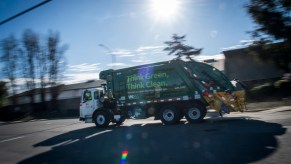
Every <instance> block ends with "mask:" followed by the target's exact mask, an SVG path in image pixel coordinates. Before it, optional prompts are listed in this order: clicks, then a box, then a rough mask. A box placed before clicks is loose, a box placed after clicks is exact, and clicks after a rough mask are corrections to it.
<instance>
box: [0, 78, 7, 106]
mask: <svg viewBox="0 0 291 164" xmlns="http://www.w3.org/2000/svg"><path fill="white" fill-rule="evenodd" d="M7 95H8V92H7V87H6V82H4V81H0V107H2V106H3V105H4V102H5V99H6V97H7Z"/></svg>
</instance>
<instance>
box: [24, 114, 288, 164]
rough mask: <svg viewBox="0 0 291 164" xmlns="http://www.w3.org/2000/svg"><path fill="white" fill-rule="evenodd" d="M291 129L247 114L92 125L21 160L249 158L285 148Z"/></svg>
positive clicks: (216, 160) (196, 160)
mask: <svg viewBox="0 0 291 164" xmlns="http://www.w3.org/2000/svg"><path fill="white" fill-rule="evenodd" d="M285 132H286V129H285V128H283V127H282V125H280V124H277V123H269V122H264V121H260V120H253V119H248V118H244V117H236V118H227V119H217V120H212V119H207V120H206V121H204V122H203V123H200V124H177V125H171V126H164V125H162V124H161V123H150V124H146V125H143V124H134V125H132V126H120V127H113V126H112V127H109V128H107V129H97V128H95V127H88V128H84V129H79V130H75V131H71V132H68V133H64V134H61V135H59V136H56V137H53V138H50V139H48V140H45V141H42V142H40V143H37V144H36V145H33V146H34V147H52V148H51V150H50V151H47V152H44V153H42V154H38V155H36V156H34V157H31V158H28V159H26V160H24V161H21V162H20V163H97V164H98V163H120V161H121V156H122V152H123V151H124V150H127V151H128V156H127V158H126V163H128V164H129V163H130V164H135V163H223V164H225V163H250V162H255V161H258V160H260V159H263V158H266V157H268V156H270V155H271V154H272V153H274V152H275V151H276V150H277V149H279V148H280V144H279V143H278V141H277V139H276V136H277V135H283V134H284V133H285Z"/></svg>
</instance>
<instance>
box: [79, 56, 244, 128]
mask: <svg viewBox="0 0 291 164" xmlns="http://www.w3.org/2000/svg"><path fill="white" fill-rule="evenodd" d="M99 78H100V79H102V80H104V84H102V87H99V88H92V89H86V90H84V91H83V93H82V96H81V104H80V120H82V121H85V122H86V123H87V122H91V123H95V124H96V126H97V127H107V126H108V125H109V123H111V122H112V123H116V124H121V123H122V122H123V121H125V120H126V119H128V118H133V117H134V118H140V119H142V118H148V117H154V118H155V119H159V120H161V121H162V123H163V124H165V125H169V124H175V123H177V122H179V121H180V120H181V119H182V118H183V117H185V118H186V120H187V121H188V122H190V123H198V122H200V121H202V120H203V118H204V117H205V116H206V113H207V108H211V109H215V110H216V111H217V112H219V113H220V114H224V113H230V112H233V111H240V112H243V111H244V110H245V109H246V106H245V92H244V90H243V89H242V88H239V89H237V88H236V87H235V86H234V85H233V84H232V83H231V81H230V80H229V79H228V78H227V77H226V76H225V75H224V74H223V73H222V72H221V71H219V70H217V69H216V68H214V67H212V66H211V65H209V64H207V63H203V62H197V61H193V60H191V61H183V60H180V59H174V60H170V61H164V62H158V63H152V64H145V65H140V66H134V67H130V68H124V69H118V70H113V69H109V70H105V71H101V72H100V74H99Z"/></svg>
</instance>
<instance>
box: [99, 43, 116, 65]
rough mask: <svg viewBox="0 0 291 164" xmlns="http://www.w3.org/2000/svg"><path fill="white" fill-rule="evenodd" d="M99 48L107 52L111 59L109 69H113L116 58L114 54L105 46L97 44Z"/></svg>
mask: <svg viewBox="0 0 291 164" xmlns="http://www.w3.org/2000/svg"><path fill="white" fill-rule="evenodd" d="M99 46H100V47H102V48H104V49H105V50H106V51H108V53H109V54H110V55H111V57H112V61H111V64H112V65H111V68H112V69H113V68H114V63H115V62H116V56H115V54H114V53H112V50H111V49H110V48H108V47H107V46H106V45H104V44H99Z"/></svg>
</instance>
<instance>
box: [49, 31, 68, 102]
mask: <svg viewBox="0 0 291 164" xmlns="http://www.w3.org/2000/svg"><path fill="white" fill-rule="evenodd" d="M59 44H60V37H59V34H58V33H57V32H50V33H49V36H48V38H47V51H48V76H49V85H50V88H51V97H52V101H53V104H55V103H56V98H57V96H58V95H59V89H60V87H59V86H58V85H60V81H61V79H62V74H63V72H64V70H65V65H66V62H65V56H64V53H65V51H66V50H67V45H59Z"/></svg>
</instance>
